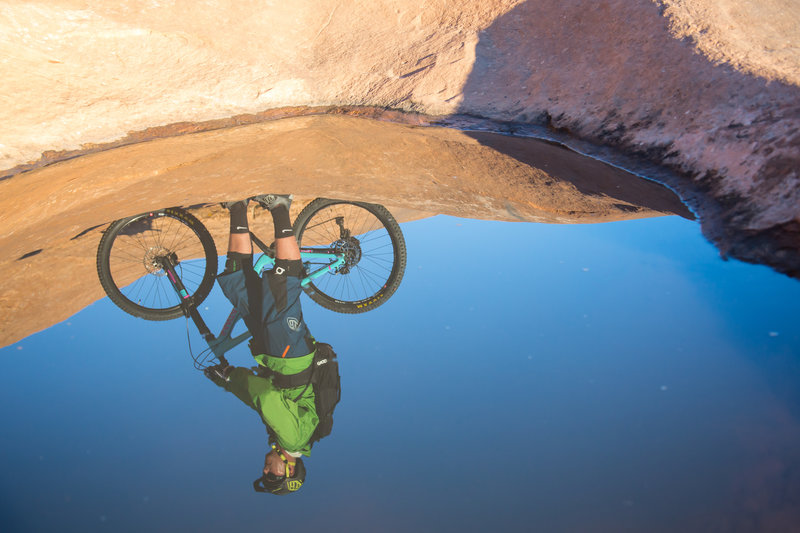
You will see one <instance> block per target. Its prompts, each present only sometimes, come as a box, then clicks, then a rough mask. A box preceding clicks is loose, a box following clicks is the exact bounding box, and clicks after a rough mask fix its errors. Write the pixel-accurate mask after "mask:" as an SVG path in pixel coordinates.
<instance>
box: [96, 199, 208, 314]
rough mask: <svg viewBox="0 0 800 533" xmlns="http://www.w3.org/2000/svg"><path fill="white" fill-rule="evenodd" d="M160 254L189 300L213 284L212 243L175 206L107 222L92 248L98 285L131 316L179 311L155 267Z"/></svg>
mask: <svg viewBox="0 0 800 533" xmlns="http://www.w3.org/2000/svg"><path fill="white" fill-rule="evenodd" d="M166 256H170V257H171V260H172V262H173V264H175V272H176V273H177V274H178V277H180V279H181V282H182V283H183V284H184V286H185V287H186V290H187V291H188V292H189V294H191V295H192V297H193V299H192V301H193V303H194V304H195V305H198V304H200V302H202V301H203V300H204V299H205V298H206V296H208V293H209V292H210V291H211V287H212V286H213V285H214V278H215V275H216V270H217V248H216V246H215V245H214V240H213V239H212V238H211V234H210V233H209V232H208V230H207V229H206V227H205V226H203V224H202V223H201V222H200V221H199V220H197V218H195V217H194V216H193V215H191V214H190V213H188V212H187V211H185V210H183V209H180V208H177V207H170V208H168V209H160V210H158V211H151V212H149V213H143V214H141V215H136V216H132V217H128V218H123V219H121V220H117V221H115V222H113V223H112V224H111V225H110V226H109V227H108V229H107V230H106V231H105V233H104V234H103V237H102V239H100V245H99V246H98V248H97V274H98V276H99V277H100V284H101V285H102V286H103V289H104V290H105V291H106V294H107V295H108V297H109V298H110V299H111V301H112V302H114V303H115V304H116V305H117V306H118V307H120V308H121V309H122V310H123V311H125V312H126V313H130V314H131V315H133V316H136V317H140V318H145V319H147V320H169V319H171V318H177V317H179V316H182V315H183V311H182V310H181V305H180V303H181V299H180V297H179V296H178V294H177V293H176V292H175V289H174V288H173V286H172V284H171V283H170V281H169V279H168V278H167V273H166V271H165V270H164V269H163V268H162V267H161V262H162V258H164V257H166Z"/></svg>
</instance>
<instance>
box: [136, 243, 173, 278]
mask: <svg viewBox="0 0 800 533" xmlns="http://www.w3.org/2000/svg"><path fill="white" fill-rule="evenodd" d="M168 255H170V251H169V250H167V249H166V248H164V247H163V246H151V247H150V248H149V249H148V250H147V251H146V252H145V253H144V258H143V260H142V262H143V263H144V268H145V270H147V272H148V273H149V274H153V275H154V276H166V275H167V272H166V271H165V270H164V268H163V266H162V261H163V258H164V257H166V256H168Z"/></svg>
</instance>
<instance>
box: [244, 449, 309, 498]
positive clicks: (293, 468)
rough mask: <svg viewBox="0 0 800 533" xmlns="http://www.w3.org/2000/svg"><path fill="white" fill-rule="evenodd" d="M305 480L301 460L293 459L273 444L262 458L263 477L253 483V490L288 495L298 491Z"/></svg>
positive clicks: (304, 470)
mask: <svg viewBox="0 0 800 533" xmlns="http://www.w3.org/2000/svg"><path fill="white" fill-rule="evenodd" d="M305 479H306V467H305V465H303V460H302V459H299V458H298V459H295V458H294V457H292V456H291V455H289V454H287V453H286V452H285V451H284V450H282V449H281V448H280V446H276V445H274V444H273V445H272V450H270V451H269V452H268V453H267V455H266V456H265V457H264V470H263V475H262V476H261V477H260V478H258V479H257V480H255V481H254V482H253V488H254V489H255V490H256V492H269V493H272V494H289V493H292V492H296V491H298V490H300V487H302V486H303V482H304V481H305Z"/></svg>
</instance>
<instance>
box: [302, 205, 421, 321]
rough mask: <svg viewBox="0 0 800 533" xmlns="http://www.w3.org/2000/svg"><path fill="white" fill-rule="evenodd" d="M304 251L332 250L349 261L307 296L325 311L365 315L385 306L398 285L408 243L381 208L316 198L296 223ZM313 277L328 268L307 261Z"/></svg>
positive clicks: (314, 284)
mask: <svg viewBox="0 0 800 533" xmlns="http://www.w3.org/2000/svg"><path fill="white" fill-rule="evenodd" d="M294 234H295V236H296V237H297V242H298V243H299V244H300V247H301V248H309V247H310V248H328V249H334V250H335V251H336V252H337V253H342V254H344V256H345V264H344V265H343V266H342V267H340V268H339V269H338V270H337V271H336V272H335V273H331V274H328V275H324V276H321V277H319V278H317V279H316V280H315V281H313V282H311V283H309V284H308V285H307V286H306V287H304V290H305V291H306V294H308V296H309V297H310V298H311V299H312V300H314V301H315V302H317V303H318V304H320V305H321V306H323V307H325V308H326V309H330V310H332V311H337V312H340V313H351V314H352V313H364V312H366V311H370V310H372V309H375V308H376V307H378V306H380V305H381V304H383V303H384V302H385V301H386V300H387V299H388V298H389V297H390V296H391V295H392V294H394V292H395V291H396V290H397V287H398V286H399V285H400V281H402V279H403V274H404V273H405V268H406V242H405V239H404V238H403V233H402V231H401V230H400V226H399V225H398V224H397V221H396V220H395V219H394V217H393V216H392V215H391V213H389V211H388V210H387V209H386V208H385V207H383V206H380V205H375V204H367V203H363V202H347V201H344V200H331V199H327V198H317V199H316V200H314V201H313V202H311V203H310V204H308V205H307V206H306V207H305V208H304V209H303V211H301V212H300V215H298V217H297V220H295V223H294ZM304 264H305V268H306V270H307V271H309V272H311V271H314V270H316V269H318V268H321V267H322V266H325V263H316V264H315V263H313V262H311V261H306V262H305V263H304Z"/></svg>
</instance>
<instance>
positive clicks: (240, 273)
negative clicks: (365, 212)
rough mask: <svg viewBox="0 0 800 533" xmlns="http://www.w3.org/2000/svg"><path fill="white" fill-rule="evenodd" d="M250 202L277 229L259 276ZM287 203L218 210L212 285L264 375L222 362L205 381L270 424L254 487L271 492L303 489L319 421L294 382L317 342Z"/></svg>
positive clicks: (272, 199)
mask: <svg viewBox="0 0 800 533" xmlns="http://www.w3.org/2000/svg"><path fill="white" fill-rule="evenodd" d="M250 200H254V201H256V202H258V203H259V204H260V205H261V206H262V207H264V208H265V209H268V210H269V211H270V213H271V215H272V219H273V223H274V226H275V244H274V248H275V267H274V268H273V269H272V270H269V271H267V272H266V273H265V274H264V276H263V278H262V277H260V276H259V275H258V274H256V272H255V271H254V270H253V245H252V241H251V238H250V229H249V225H248V220H247V206H248V203H249V201H250ZM291 201H292V197H291V196H290V195H272V194H269V195H261V196H256V197H253V198H251V199H247V200H241V201H238V202H228V203H225V204H223V205H224V206H225V207H227V208H228V209H229V211H230V235H229V240H228V259H227V261H226V263H225V270H224V271H223V272H222V273H221V274H220V275H219V276H218V277H217V281H218V283H219V285H220V287H221V288H222V292H223V293H224V294H225V296H226V297H227V298H228V299H229V300H230V301H231V303H232V304H233V305H234V307H235V308H236V309H237V311H238V312H239V314H240V315H241V316H242V317H243V319H244V321H245V324H246V325H247V328H248V330H250V333H252V335H253V339H252V341H251V343H250V348H251V351H252V353H253V357H254V358H255V359H256V361H257V362H258V363H259V368H260V369H263V371H260V372H259V373H258V374H257V375H256V374H253V373H252V372H251V370H250V369H248V368H243V367H234V366H230V365H227V364H225V363H223V364H220V365H216V366H213V367H209V368H208V369H206V376H208V377H209V378H210V379H212V381H214V382H215V383H217V384H218V385H220V386H222V387H224V388H225V389H226V390H228V391H230V392H232V393H233V394H234V395H236V396H237V397H238V398H239V399H240V400H242V401H243V402H244V403H246V404H247V405H249V406H250V407H251V408H253V409H254V410H255V411H256V412H258V413H259V415H260V416H261V418H262V420H263V422H264V424H265V425H266V426H267V431H268V433H269V436H270V439H269V440H270V443H271V448H272V449H271V450H270V451H269V452H268V453H267V454H266V456H265V458H264V469H263V475H262V476H261V477H260V478H259V479H258V480H256V482H255V483H254V488H255V489H256V490H257V491H259V492H270V493H273V494H288V493H291V492H294V491H296V490H298V489H299V488H300V487H301V486H302V484H303V481H304V480H305V466H304V465H303V461H302V459H300V457H301V456H302V455H306V456H308V455H310V453H311V444H310V441H311V440H312V437H313V435H314V430H315V429H316V427H317V424H318V423H319V417H318V416H317V412H316V406H315V397H314V390H313V388H312V387H309V386H308V379H306V378H305V377H303V378H302V379H295V380H294V381H293V379H292V376H295V377H296V378H300V377H301V376H306V375H308V374H310V367H311V363H312V361H313V358H314V353H313V352H314V342H313V340H312V339H311V336H310V333H309V331H308V327H307V326H306V324H305V322H304V321H303V313H302V310H301V308H300V292H301V287H300V277H301V275H302V274H301V273H302V269H303V267H302V263H301V261H300V248H299V246H298V244H297V241H296V240H295V237H294V233H293V231H292V224H291V219H290V216H289V206H290V205H291ZM281 384H283V386H280V385H281ZM304 384H305V386H303V385H304Z"/></svg>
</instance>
